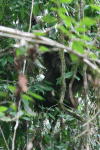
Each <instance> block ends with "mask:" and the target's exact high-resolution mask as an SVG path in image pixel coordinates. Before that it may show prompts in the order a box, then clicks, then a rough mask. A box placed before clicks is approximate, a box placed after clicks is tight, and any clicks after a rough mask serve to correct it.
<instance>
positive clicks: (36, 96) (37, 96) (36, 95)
mask: <svg viewBox="0 0 100 150" xmlns="http://www.w3.org/2000/svg"><path fill="white" fill-rule="evenodd" d="M28 94H29V95H31V96H33V97H34V98H36V99H39V100H43V97H42V96H40V95H38V94H36V93H32V92H29V93H28Z"/></svg>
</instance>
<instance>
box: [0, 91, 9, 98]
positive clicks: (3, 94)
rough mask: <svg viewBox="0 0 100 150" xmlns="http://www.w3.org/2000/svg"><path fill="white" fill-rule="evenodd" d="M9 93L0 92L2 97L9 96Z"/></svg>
mask: <svg viewBox="0 0 100 150" xmlns="http://www.w3.org/2000/svg"><path fill="white" fill-rule="evenodd" d="M7 95H8V93H7V92H0V97H7Z"/></svg>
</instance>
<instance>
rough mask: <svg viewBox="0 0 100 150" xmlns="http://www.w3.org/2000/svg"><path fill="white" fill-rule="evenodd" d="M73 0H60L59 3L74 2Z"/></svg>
mask: <svg viewBox="0 0 100 150" xmlns="http://www.w3.org/2000/svg"><path fill="white" fill-rule="evenodd" d="M72 1H73V0H59V3H72Z"/></svg>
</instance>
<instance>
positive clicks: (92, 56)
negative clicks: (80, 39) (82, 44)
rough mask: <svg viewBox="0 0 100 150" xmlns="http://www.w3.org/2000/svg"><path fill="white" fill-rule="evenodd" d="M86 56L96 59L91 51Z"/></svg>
mask: <svg viewBox="0 0 100 150" xmlns="http://www.w3.org/2000/svg"><path fill="white" fill-rule="evenodd" d="M88 56H89V57H91V58H94V59H98V58H97V56H96V54H95V53H93V52H90V53H89V55H88Z"/></svg>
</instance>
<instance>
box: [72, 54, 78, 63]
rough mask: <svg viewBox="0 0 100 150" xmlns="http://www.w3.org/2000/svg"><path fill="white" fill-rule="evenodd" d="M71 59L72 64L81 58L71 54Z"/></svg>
mask: <svg viewBox="0 0 100 150" xmlns="http://www.w3.org/2000/svg"><path fill="white" fill-rule="evenodd" d="M70 58H71V60H72V62H75V61H78V60H79V58H78V57H77V56H76V55H74V54H70Z"/></svg>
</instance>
